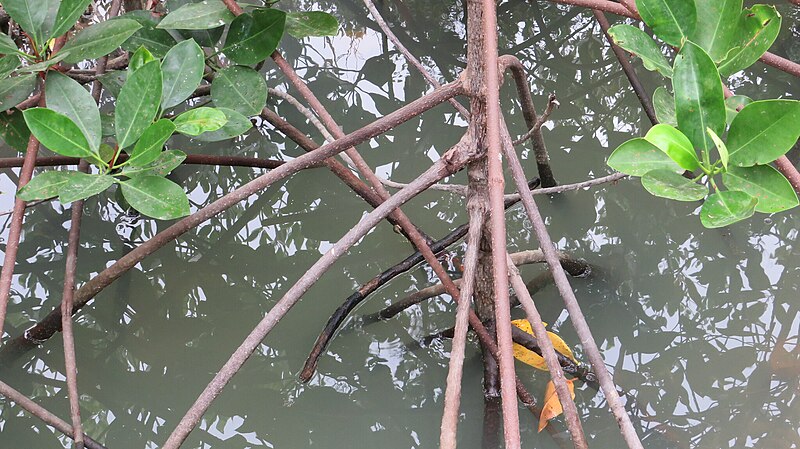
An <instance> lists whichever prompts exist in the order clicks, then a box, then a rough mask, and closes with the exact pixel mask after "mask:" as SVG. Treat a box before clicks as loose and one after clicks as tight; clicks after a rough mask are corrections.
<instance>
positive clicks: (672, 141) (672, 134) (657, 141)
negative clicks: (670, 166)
mask: <svg viewBox="0 0 800 449" xmlns="http://www.w3.org/2000/svg"><path fill="white" fill-rule="evenodd" d="M644 138H645V140H647V141H648V142H650V143H652V144H653V145H655V146H657V147H658V148H660V149H661V151H663V152H665V153H667V155H669V157H670V158H672V160H673V161H675V162H676V163H677V164H678V165H680V166H681V167H682V168H685V169H686V170H697V168H699V167H700V160H699V159H698V158H697V153H696V152H695V150H694V147H693V146H692V142H690V141H689V138H688V137H686V136H685V135H684V134H683V133H682V132H680V131H678V130H677V129H675V128H674V127H672V126H670V125H665V124H663V123H662V124H658V125H656V126H654V127H652V128H650V131H648V132H647V135H646V136H644Z"/></svg>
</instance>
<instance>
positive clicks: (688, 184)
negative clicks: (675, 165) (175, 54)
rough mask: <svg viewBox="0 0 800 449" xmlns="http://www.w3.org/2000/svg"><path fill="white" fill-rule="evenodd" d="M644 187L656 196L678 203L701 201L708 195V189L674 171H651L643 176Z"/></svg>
mask: <svg viewBox="0 0 800 449" xmlns="http://www.w3.org/2000/svg"><path fill="white" fill-rule="evenodd" d="M642 186H643V187H644V188H645V190H647V191H648V192H650V193H651V194H653V195H655V196H659V197H661V198H669V199H671V200H677V201H699V200H702V199H703V198H705V197H706V195H708V187H706V186H705V185H701V184H698V183H696V182H694V181H692V180H691V179H686V178H684V177H683V176H681V175H679V174H677V173H675V172H674V171H672V170H663V169H661V170H651V171H649V172H647V173H645V174H644V176H642Z"/></svg>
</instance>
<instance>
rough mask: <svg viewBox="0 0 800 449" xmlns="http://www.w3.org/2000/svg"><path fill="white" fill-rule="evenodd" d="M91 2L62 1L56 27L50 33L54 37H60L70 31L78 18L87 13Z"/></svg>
mask: <svg viewBox="0 0 800 449" xmlns="http://www.w3.org/2000/svg"><path fill="white" fill-rule="evenodd" d="M89 3H91V0H61V5H59V7H58V13H57V14H56V21H55V26H54V27H53V31H52V32H51V33H50V36H52V37H58V36H61V35H62V34H64V33H66V32H67V31H69V29H70V28H72V26H73V25H75V22H77V21H78V18H79V17H80V16H81V14H83V12H84V11H86V8H87V7H88V6H89Z"/></svg>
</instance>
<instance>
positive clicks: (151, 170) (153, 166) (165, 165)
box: [122, 150, 186, 178]
mask: <svg viewBox="0 0 800 449" xmlns="http://www.w3.org/2000/svg"><path fill="white" fill-rule="evenodd" d="M185 159H186V153H184V152H183V151H180V150H167V151H163V152H161V154H159V155H158V157H157V158H156V159H155V160H154V161H153V162H150V163H149V164H145V165H143V166H141V167H137V166H132V165H126V166H125V167H123V168H122V174H123V175H125V176H127V177H129V178H133V177H136V176H167V175H168V174H170V172H172V170H175V169H176V168H177V167H178V166H179V165H181V163H182V162H183V161H184V160H185Z"/></svg>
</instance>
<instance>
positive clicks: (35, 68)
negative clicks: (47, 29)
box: [17, 50, 69, 73]
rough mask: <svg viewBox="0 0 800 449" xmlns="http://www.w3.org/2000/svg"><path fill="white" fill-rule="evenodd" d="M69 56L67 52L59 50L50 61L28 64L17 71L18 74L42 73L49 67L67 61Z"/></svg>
mask: <svg viewBox="0 0 800 449" xmlns="http://www.w3.org/2000/svg"><path fill="white" fill-rule="evenodd" d="M68 56H69V52H68V51H64V50H61V51H59V52H58V53H57V54H55V55H54V56H51V57H50V59H45V60H44V61H42V62H37V63H36V64H30V65H27V66H25V67H20V68H19V70H17V71H18V72H20V73H33V72H44V71H45V70H47V69H49V68H50V67H52V66H54V65H56V64H58V63H59V62H61V61H63V60H65V59H67V57H68Z"/></svg>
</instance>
